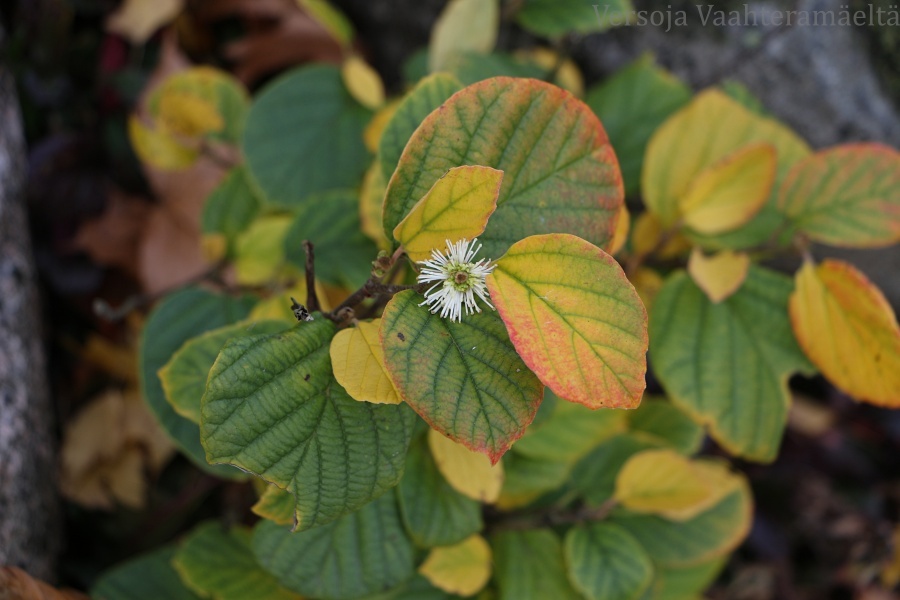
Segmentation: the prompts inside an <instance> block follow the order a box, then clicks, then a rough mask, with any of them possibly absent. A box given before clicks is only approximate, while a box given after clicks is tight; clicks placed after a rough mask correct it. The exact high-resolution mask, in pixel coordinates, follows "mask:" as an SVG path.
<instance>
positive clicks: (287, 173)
mask: <svg viewBox="0 0 900 600" xmlns="http://www.w3.org/2000/svg"><path fill="white" fill-rule="evenodd" d="M370 117H371V113H370V112H369V111H368V110H366V109H365V108H363V107H362V106H360V105H359V104H357V102H356V101H355V100H354V99H353V98H352V97H351V96H350V94H349V93H348V92H347V90H346V89H345V88H344V84H343V81H342V79H341V73H340V70H339V69H338V68H337V67H333V66H330V65H329V66H326V65H314V66H308V67H303V68H300V69H296V70H294V71H291V72H290V73H287V74H286V75H283V76H281V77H280V78H278V79H277V80H276V81H275V82H273V83H272V84H270V85H268V86H267V87H266V88H265V89H264V90H263V91H262V92H261V93H260V94H259V96H257V98H256V101H255V102H254V103H253V106H252V107H251V108H250V113H249V114H248V115H247V126H246V130H245V132H244V138H243V142H242V149H243V152H244V156H245V158H246V160H247V167H248V168H249V170H250V174H251V175H252V177H253V180H254V182H255V183H256V184H257V185H258V186H259V188H260V189H261V190H262V192H263V194H264V195H265V197H266V200H268V201H269V202H270V203H272V204H274V205H276V206H280V207H285V208H294V207H297V206H299V205H301V204H302V203H303V201H304V200H307V199H308V198H309V197H310V196H312V195H314V194H316V193H319V192H325V191H329V190H334V189H346V188H352V187H355V186H356V185H357V184H358V183H359V180H360V178H361V177H362V174H363V172H364V171H365V170H366V166H368V163H369V160H370V157H369V155H368V152H367V151H366V148H365V145H364V144H363V140H362V134H363V129H365V127H366V125H367V124H368V121H369V118H370Z"/></svg>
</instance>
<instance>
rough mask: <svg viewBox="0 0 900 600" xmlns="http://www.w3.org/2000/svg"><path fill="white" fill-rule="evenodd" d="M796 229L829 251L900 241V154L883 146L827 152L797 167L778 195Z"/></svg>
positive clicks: (864, 146) (779, 201) (850, 145)
mask: <svg viewBox="0 0 900 600" xmlns="http://www.w3.org/2000/svg"><path fill="white" fill-rule="evenodd" d="M778 208H779V210H780V211H781V212H783V213H784V214H786V215H787V217H788V218H789V219H790V221H791V223H792V225H793V226H794V227H795V228H796V230H798V231H801V232H803V233H804V234H806V235H807V236H809V237H810V238H811V239H814V240H816V241H818V242H822V243H825V244H830V245H832V246H849V247H854V248H861V247H876V246H886V245H889V244H895V243H897V242H898V241H900V153H898V152H897V151H896V150H894V149H893V148H889V147H888V146H883V145H881V144H848V145H845V146H837V147H835V148H829V149H827V150H823V151H821V152H817V153H816V154H814V155H812V156H810V157H808V158H807V159H806V160H804V161H802V162H800V163H798V164H797V166H796V167H795V168H794V169H792V170H791V172H790V174H789V175H788V177H787V178H786V179H785V181H784V183H783V184H782V185H781V188H780V189H779V190H778Z"/></svg>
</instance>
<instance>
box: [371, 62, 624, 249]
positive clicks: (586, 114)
mask: <svg viewBox="0 0 900 600" xmlns="http://www.w3.org/2000/svg"><path fill="white" fill-rule="evenodd" d="M472 164H474V165H482V166H487V167H493V168H495V169H499V170H501V171H503V174H504V175H503V186H502V188H501V190H500V196H499V198H498V199H497V210H496V212H495V213H494V214H493V216H492V217H491V220H490V222H489V223H488V225H487V229H485V231H484V234H482V235H481V236H480V237H479V240H480V241H481V242H482V244H484V253H483V254H482V255H483V256H486V257H492V258H497V257H499V256H500V255H502V254H503V253H504V252H505V251H506V250H507V248H509V246H510V245H511V244H513V243H514V242H516V241H518V240H521V239H522V238H524V237H527V236H529V235H534V234H540V233H556V232H567V233H573V234H575V235H578V236H580V237H582V238H584V239H585V240H587V241H589V242H591V243H593V244H595V245H597V246H601V247H603V246H604V245H606V244H608V243H609V241H610V240H611V239H612V236H613V234H614V232H615V226H616V221H617V219H618V214H619V208H620V206H621V204H622V196H623V191H622V178H621V174H620V173H619V169H618V163H617V162H616V158H615V154H614V152H613V150H612V147H611V146H610V145H609V141H608V140H607V138H606V133H605V132H604V131H603V127H602V126H601V125H600V121H599V120H598V119H597V117H596V115H594V113H592V112H591V110H590V109H589V108H588V107H587V106H586V105H584V104H583V103H582V102H580V101H579V100H577V99H576V98H574V97H573V96H572V95H571V94H569V93H568V92H566V91H564V90H562V89H560V88H558V87H556V86H554V85H551V84H548V83H544V82H542V81H538V80H535V79H511V78H506V77H497V78H494V79H489V80H487V81H482V82H480V83H476V84H474V85H471V86H469V87H467V88H465V89H464V90H462V91H461V92H458V93H457V94H455V95H454V96H453V97H451V98H450V99H449V100H447V102H446V103H444V105H443V106H442V107H441V109H440V110H436V111H434V112H433V113H431V114H430V115H429V116H428V118H426V119H425V121H423V122H422V124H421V126H420V127H419V128H418V129H417V130H416V132H415V133H414V134H413V136H412V138H411V139H410V140H409V144H407V146H406V149H405V150H404V151H403V155H402V156H401V157H400V163H399V165H398V166H397V170H396V172H395V173H394V176H393V177H392V178H391V181H390V184H389V185H388V190H387V196H386V198H385V204H384V226H385V231H386V232H392V231H393V230H394V227H396V226H397V224H398V223H399V222H400V221H401V220H402V219H403V217H405V216H406V214H407V213H409V211H410V209H411V208H412V207H413V206H414V205H415V204H416V203H417V202H418V201H419V199H421V198H422V196H424V195H425V194H426V193H427V192H428V190H430V189H431V187H432V186H433V185H434V183H435V182H436V181H437V180H438V179H439V178H440V177H442V176H443V175H444V173H446V172H447V171H448V170H449V169H452V168H453V167H459V166H463V165H472Z"/></svg>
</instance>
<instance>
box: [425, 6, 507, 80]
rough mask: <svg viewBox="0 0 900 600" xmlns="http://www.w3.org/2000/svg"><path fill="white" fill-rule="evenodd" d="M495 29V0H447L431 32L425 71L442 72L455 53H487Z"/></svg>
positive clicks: (497, 18)
mask: <svg viewBox="0 0 900 600" xmlns="http://www.w3.org/2000/svg"><path fill="white" fill-rule="evenodd" d="M499 27H500V2H499V0H450V2H448V3H447V6H445V7H444V10H443V11H442V12H441V15H440V16H439V17H438V20H437V22H436V23H435V24H434V28H433V29H432V30H431V41H430V43H429V45H428V69H429V71H431V72H432V73H434V72H437V71H441V70H443V69H445V68H446V67H447V64H448V61H449V60H450V59H452V58H453V57H454V56H457V55H459V54H463V53H470V52H471V53H476V54H488V53H490V52H491V51H492V50H493V49H494V45H495V44H496V43H497V32H498V30H499Z"/></svg>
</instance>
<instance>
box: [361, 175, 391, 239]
mask: <svg viewBox="0 0 900 600" xmlns="http://www.w3.org/2000/svg"><path fill="white" fill-rule="evenodd" d="M385 189H387V183H386V182H385V181H384V175H382V173H381V161H379V160H376V161H375V162H373V163H372V166H371V167H369V170H368V171H366V174H365V175H364V176H363V180H362V186H361V187H360V191H359V220H360V225H361V227H362V232H363V233H364V234H366V235H367V236H368V237H369V239H371V240H372V241H373V242H375V245H377V246H378V247H379V248H381V249H382V250H387V249H388V248H390V246H391V242H390V240H388V239H387V235H385V233H384V227H383V226H382V225H381V205H382V204H383V202H384V190H385Z"/></svg>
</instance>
